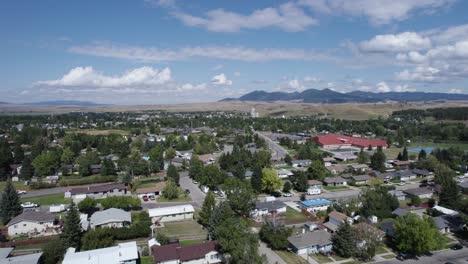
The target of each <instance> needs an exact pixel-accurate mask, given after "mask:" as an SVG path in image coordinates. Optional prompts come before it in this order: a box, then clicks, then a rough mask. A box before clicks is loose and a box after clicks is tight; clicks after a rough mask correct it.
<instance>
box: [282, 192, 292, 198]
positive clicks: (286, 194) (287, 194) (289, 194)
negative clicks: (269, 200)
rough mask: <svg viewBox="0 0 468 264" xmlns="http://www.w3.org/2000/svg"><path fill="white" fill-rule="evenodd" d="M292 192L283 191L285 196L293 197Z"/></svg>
mask: <svg viewBox="0 0 468 264" xmlns="http://www.w3.org/2000/svg"><path fill="white" fill-rule="evenodd" d="M291 196H292V193H283V197H291Z"/></svg>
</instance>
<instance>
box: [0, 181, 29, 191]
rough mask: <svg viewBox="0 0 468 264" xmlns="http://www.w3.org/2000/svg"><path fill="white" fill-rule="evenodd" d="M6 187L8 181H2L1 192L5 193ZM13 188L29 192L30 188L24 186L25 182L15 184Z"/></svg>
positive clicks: (0, 183) (0, 182)
mask: <svg viewBox="0 0 468 264" xmlns="http://www.w3.org/2000/svg"><path fill="white" fill-rule="evenodd" d="M5 185H6V181H0V191H2V192H3V189H5ZM13 186H15V188H16V189H17V190H29V187H28V186H24V182H22V181H18V182H13Z"/></svg>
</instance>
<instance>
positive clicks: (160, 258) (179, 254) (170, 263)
mask: <svg viewBox="0 0 468 264" xmlns="http://www.w3.org/2000/svg"><path fill="white" fill-rule="evenodd" d="M151 255H153V261H154V263H155V264H180V263H190V264H214V263H221V262H222V261H223V256H222V254H220V253H219V252H218V250H217V243H216V241H207V242H204V243H198V244H193V245H188V246H181V245H179V244H178V243H176V244H168V245H163V246H161V245H158V244H156V245H153V246H152V247H151Z"/></svg>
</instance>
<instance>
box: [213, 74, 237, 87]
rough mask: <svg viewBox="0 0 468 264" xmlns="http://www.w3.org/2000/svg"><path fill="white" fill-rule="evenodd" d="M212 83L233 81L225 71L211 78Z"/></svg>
mask: <svg viewBox="0 0 468 264" xmlns="http://www.w3.org/2000/svg"><path fill="white" fill-rule="evenodd" d="M211 83H212V84H214V85H232V81H231V80H229V79H228V78H227V77H226V75H225V74H224V73H221V74H218V75H216V76H214V77H213V79H211Z"/></svg>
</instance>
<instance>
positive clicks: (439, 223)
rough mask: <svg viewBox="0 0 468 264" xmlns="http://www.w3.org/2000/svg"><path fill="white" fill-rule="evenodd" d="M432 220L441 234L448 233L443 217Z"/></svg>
mask: <svg viewBox="0 0 468 264" xmlns="http://www.w3.org/2000/svg"><path fill="white" fill-rule="evenodd" d="M432 220H434V224H435V226H436V227H437V229H438V230H439V232H440V233H441V234H447V233H449V232H450V226H449V225H448V222H447V221H445V218H444V217H443V216H437V217H432Z"/></svg>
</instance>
